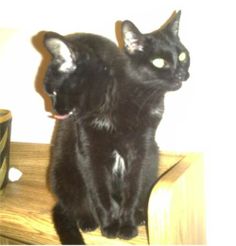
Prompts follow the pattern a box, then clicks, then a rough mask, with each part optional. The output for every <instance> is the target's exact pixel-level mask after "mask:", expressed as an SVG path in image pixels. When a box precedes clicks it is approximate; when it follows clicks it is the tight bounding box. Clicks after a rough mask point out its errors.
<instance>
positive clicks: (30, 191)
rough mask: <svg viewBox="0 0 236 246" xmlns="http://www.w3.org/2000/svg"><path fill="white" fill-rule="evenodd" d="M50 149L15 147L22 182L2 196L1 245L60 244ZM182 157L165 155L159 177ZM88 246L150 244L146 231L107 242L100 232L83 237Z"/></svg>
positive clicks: (14, 158)
mask: <svg viewBox="0 0 236 246" xmlns="http://www.w3.org/2000/svg"><path fill="white" fill-rule="evenodd" d="M49 157H50V145H47V144H29V143H12V144H11V155H10V165H11V166H14V167H17V168H18V169H20V170H21V171H22V172H23V176H22V178H21V179H20V180H19V181H17V182H14V183H10V182H9V183H8V184H7V187H6V188H5V189H4V190H3V191H1V194H0V239H1V238H2V239H1V240H0V242H1V241H3V238H8V239H11V240H12V242H14V241H15V242H19V243H27V244H59V243H60V242H59V240H58V237H57V234H56V232H55V229H54V226H53V223H52V219H51V209H52V207H53V205H54V203H55V197H54V196H53V195H52V194H51V192H50V191H49V188H48V185H47V178H46V177H47V169H48V165H49ZM183 157H184V155H183V154H173V153H162V154H161V164H160V173H161V174H162V173H164V172H165V171H166V170H167V169H169V168H170V167H171V166H173V165H174V164H175V163H177V162H178V161H179V160H181V159H183ZM83 236H84V239H85V242H86V244H103V245H104V244H107V245H110V244H127V245H128V244H148V237H147V233H146V228H145V227H144V226H140V227H139V235H138V236H137V237H135V238H133V239H132V240H128V241H125V240H120V239H107V238H105V237H102V236H101V233H100V231H99V230H96V231H94V232H89V233H83Z"/></svg>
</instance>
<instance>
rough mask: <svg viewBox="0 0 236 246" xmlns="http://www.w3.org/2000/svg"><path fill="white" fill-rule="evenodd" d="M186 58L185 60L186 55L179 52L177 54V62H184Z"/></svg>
mask: <svg viewBox="0 0 236 246" xmlns="http://www.w3.org/2000/svg"><path fill="white" fill-rule="evenodd" d="M186 58H187V55H186V53H185V52H181V53H180V54H179V61H181V62H184V61H185V60H186Z"/></svg>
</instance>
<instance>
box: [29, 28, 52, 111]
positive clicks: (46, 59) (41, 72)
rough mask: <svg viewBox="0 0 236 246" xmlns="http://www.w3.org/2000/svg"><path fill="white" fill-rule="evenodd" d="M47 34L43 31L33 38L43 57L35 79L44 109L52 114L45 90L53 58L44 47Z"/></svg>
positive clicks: (33, 42) (34, 44)
mask: <svg viewBox="0 0 236 246" xmlns="http://www.w3.org/2000/svg"><path fill="white" fill-rule="evenodd" d="M45 33H46V32H44V31H42V32H39V33H38V34H36V35H35V36H34V37H33V38H32V44H33V46H34V47H35V49H36V50H37V51H38V52H39V53H40V54H41V55H42V61H41V64H40V66H39V68H38V72H37V74H36V78H35V82H34V84H35V90H36V91H37V92H38V93H39V94H40V95H41V97H42V98H43V99H44V108H45V111H47V112H52V105H51V100H50V98H49V96H48V95H47V93H46V91H45V90H44V85H43V80H44V76H45V73H46V71H47V68H48V64H49V63H50V60H51V56H50V54H49V53H48V51H47V50H46V48H45V46H44V35H45Z"/></svg>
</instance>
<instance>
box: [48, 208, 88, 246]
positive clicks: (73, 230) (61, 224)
mask: <svg viewBox="0 0 236 246" xmlns="http://www.w3.org/2000/svg"><path fill="white" fill-rule="evenodd" d="M53 222H54V226H55V229H56V231H57V233H58V235H59V238H60V241H61V243H62V244H70V245H71V244H72V245H76V244H77V245H81V244H82V245H84V244H85V243H84V240H83V238H82V235H81V233H80V231H79V230H78V227H77V223H76V220H75V219H74V218H73V216H71V215H69V214H68V213H67V212H65V210H64V209H63V207H62V206H61V205H60V204H59V203H58V204H56V206H55V207H54V209H53Z"/></svg>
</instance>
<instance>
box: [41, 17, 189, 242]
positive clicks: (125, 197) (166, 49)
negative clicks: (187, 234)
mask: <svg viewBox="0 0 236 246" xmlns="http://www.w3.org/2000/svg"><path fill="white" fill-rule="evenodd" d="M179 19H180V12H178V13H174V14H173V15H172V17H171V18H170V19H169V21H168V22H167V23H166V24H165V25H164V26H163V27H162V28H160V29H159V30H157V31H154V32H152V33H149V34H142V33H141V32H140V31H139V30H138V29H137V28H136V27H135V26H134V24H133V23H131V22H130V21H124V22H122V24H121V37H122V40H123V46H124V48H122V49H121V48H118V47H117V46H116V44H114V43H113V42H111V41H110V40H108V39H106V38H103V37H101V36H97V35H93V34H73V35H68V36H61V35H59V34H57V33H53V32H48V33H46V34H45V40H44V41H45V46H46V48H47V49H48V51H49V52H50V53H51V55H52V62H51V64H50V65H49V67H48V71H47V73H46V76H45V81H44V83H45V89H46V91H47V93H48V94H49V96H50V97H51V98H52V103H53V107H54V109H55V112H56V114H55V118H57V119H58V120H60V121H58V127H57V132H56V137H55V142H54V144H53V149H52V165H51V166H52V168H51V172H50V177H51V184H52V189H53V191H54V192H55V194H56V196H57V198H58V203H57V205H56V206H55V208H54V210H53V218H54V222H55V227H56V229H57V232H58V234H59V236H60V239H61V242H62V243H65V244H82V243H84V242H83V239H82V236H81V234H80V232H79V230H78V228H80V229H81V230H83V231H91V230H94V229H96V228H97V227H98V226H99V227H100V229H101V232H102V234H103V235H104V236H106V237H108V238H116V237H119V238H123V239H130V238H132V237H134V236H136V235H137V234H138V231H137V226H138V225H139V224H140V223H143V222H144V221H145V220H146V212H145V207H146V203H147V199H148V195H149V192H150V189H151V187H152V186H153V184H154V183H155V182H156V180H157V169H158V147H157V145H156V142H155V132H156V129H157V126H158V124H159V122H160V120H161V118H162V114H163V111H164V103H163V99H164V96H165V93H166V92H167V91H173V90H177V89H179V88H180V87H181V85H182V81H185V80H187V79H188V77H189V73H188V68H189V63H190V58H189V52H188V51H187V49H186V48H185V47H184V46H183V45H182V43H181V42H180V39H179V37H178V28H179Z"/></svg>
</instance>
